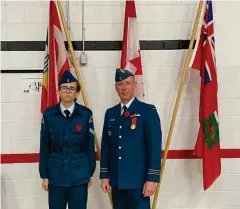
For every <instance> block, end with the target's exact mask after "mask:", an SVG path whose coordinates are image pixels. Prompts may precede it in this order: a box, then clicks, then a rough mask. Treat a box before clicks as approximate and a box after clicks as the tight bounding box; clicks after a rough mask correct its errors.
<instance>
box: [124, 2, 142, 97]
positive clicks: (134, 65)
mask: <svg viewBox="0 0 240 209" xmlns="http://www.w3.org/2000/svg"><path fill="white" fill-rule="evenodd" d="M137 34H138V32H137V15H136V7H135V2H134V0H127V1H126V5H125V20H124V31H123V44H122V56H121V68H122V69H127V70H129V71H131V72H132V73H133V74H134V75H135V80H136V83H137V85H136V88H135V96H136V97H138V98H139V99H143V97H144V91H143V90H144V89H143V71H142V61H141V53H140V45H139V40H138V35H137Z"/></svg>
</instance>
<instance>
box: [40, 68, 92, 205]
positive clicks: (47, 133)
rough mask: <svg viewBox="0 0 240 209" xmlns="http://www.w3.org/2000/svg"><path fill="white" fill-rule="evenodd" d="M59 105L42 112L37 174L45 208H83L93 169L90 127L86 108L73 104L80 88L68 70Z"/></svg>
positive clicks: (63, 81)
mask: <svg viewBox="0 0 240 209" xmlns="http://www.w3.org/2000/svg"><path fill="white" fill-rule="evenodd" d="M58 88H59V89H58V95H59V97H60V102H59V103H58V104H57V105H54V106H53V107H50V108H48V109H47V110H46V111H45V112H44V113H43V119H42V124H41V137H40V138H41V139H40V162H39V172H40V176H41V178H42V179H43V183H42V188H43V189H44V190H46V191H48V198H49V209H66V206H67V204H68V208H69V209H86V208H87V199H88V188H89V187H90V186H91V184H92V180H91V177H92V176H93V173H94V171H95V169H96V160H95V146H94V125H93V116H92V112H91V110H90V109H88V108H87V107H84V106H82V105H80V104H77V103H76V102H75V101H76V98H77V97H78V95H79V92H80V85H79V83H78V81H77V80H76V78H75V77H74V76H73V75H72V74H71V73H70V72H68V71H65V72H64V74H63V75H62V77H61V79H60V81H59V86H58Z"/></svg>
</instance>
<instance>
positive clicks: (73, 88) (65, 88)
mask: <svg viewBox="0 0 240 209" xmlns="http://www.w3.org/2000/svg"><path fill="white" fill-rule="evenodd" d="M68 90H69V91H70V92H71V93H74V92H76V90H77V89H76V88H75V87H73V86H71V87H67V86H61V91H62V92H68Z"/></svg>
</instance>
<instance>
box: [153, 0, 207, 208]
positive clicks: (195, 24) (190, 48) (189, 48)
mask: <svg viewBox="0 0 240 209" xmlns="http://www.w3.org/2000/svg"><path fill="white" fill-rule="evenodd" d="M203 2H204V0H200V1H199V5H198V10H197V15H196V18H195V23H194V27H193V30H192V36H191V41H190V44H189V47H188V51H187V56H186V59H185V63H184V67H183V72H182V76H181V81H180V85H179V88H178V93H177V98H176V101H175V106H174V110H173V114H172V120H171V123H170V128H169V132H168V136H167V142H166V146H165V151H164V157H163V161H162V164H161V172H160V182H159V183H158V184H157V189H156V192H155V195H154V200H153V204H152V209H156V205H157V199H158V195H159V191H160V185H161V183H162V178H163V171H164V169H165V164H166V159H167V154H168V150H169V146H170V142H171V137H172V133H173V128H174V124H175V121H176V116H177V111H178V107H179V103H180V99H181V95H182V91H183V87H184V82H185V79H186V74H187V70H188V67H189V64H190V61H191V57H192V51H193V44H194V40H195V37H196V33H197V29H198V23H199V19H200V16H201V11H202V7H203Z"/></svg>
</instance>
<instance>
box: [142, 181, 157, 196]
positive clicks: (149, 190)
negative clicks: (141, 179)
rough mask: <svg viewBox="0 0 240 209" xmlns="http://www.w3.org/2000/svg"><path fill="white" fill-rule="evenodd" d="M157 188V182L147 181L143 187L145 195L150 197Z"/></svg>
mask: <svg viewBox="0 0 240 209" xmlns="http://www.w3.org/2000/svg"><path fill="white" fill-rule="evenodd" d="M156 188H157V184H156V182H151V181H146V182H145V184H144V187H143V192H142V194H143V196H144V197H150V196H152V195H153V194H154V193H155V191H156Z"/></svg>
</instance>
